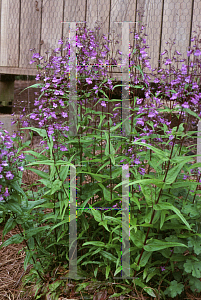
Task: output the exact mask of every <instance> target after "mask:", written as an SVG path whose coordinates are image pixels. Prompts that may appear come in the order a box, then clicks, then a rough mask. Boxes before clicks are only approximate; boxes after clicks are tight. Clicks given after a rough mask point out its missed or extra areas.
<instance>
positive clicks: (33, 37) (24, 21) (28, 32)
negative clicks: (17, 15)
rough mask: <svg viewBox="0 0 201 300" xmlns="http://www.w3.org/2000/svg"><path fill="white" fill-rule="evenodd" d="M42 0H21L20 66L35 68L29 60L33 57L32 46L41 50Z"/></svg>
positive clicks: (37, 50)
mask: <svg viewBox="0 0 201 300" xmlns="http://www.w3.org/2000/svg"><path fill="white" fill-rule="evenodd" d="M40 25H41V0H38V1H32V2H30V3H27V0H21V23H20V61H19V67H20V68H23V67H28V66H29V68H35V66H34V65H33V64H32V65H30V64H29V62H30V60H31V58H32V54H33V53H32V52H31V51H30V49H31V48H36V52H39V50H40Z"/></svg>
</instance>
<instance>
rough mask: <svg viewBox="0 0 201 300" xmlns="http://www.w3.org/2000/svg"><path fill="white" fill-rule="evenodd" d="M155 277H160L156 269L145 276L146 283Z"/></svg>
mask: <svg viewBox="0 0 201 300" xmlns="http://www.w3.org/2000/svg"><path fill="white" fill-rule="evenodd" d="M155 275H158V276H159V275H160V271H159V270H158V269H156V270H154V271H153V272H150V274H149V275H148V276H147V279H146V282H149V281H150V280H151V279H152V277H154V276H155Z"/></svg>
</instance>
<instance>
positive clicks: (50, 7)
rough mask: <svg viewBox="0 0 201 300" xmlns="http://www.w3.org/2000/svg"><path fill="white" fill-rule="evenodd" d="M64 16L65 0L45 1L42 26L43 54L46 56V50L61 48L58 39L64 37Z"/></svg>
mask: <svg viewBox="0 0 201 300" xmlns="http://www.w3.org/2000/svg"><path fill="white" fill-rule="evenodd" d="M62 16H63V1H61V0H48V1H47V0H46V1H43V9H42V28H41V51H40V52H41V55H42V56H45V55H46V54H45V52H46V51H50V53H49V55H51V54H52V50H54V49H56V48H59V47H60V45H59V44H58V40H59V39H61V38H62V23H61V22H62Z"/></svg>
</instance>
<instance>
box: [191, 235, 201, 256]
mask: <svg viewBox="0 0 201 300" xmlns="http://www.w3.org/2000/svg"><path fill="white" fill-rule="evenodd" d="M188 247H193V249H194V252H195V254H197V255H199V254H200V253H201V238H200V237H198V236H193V237H190V238H189V241H188Z"/></svg>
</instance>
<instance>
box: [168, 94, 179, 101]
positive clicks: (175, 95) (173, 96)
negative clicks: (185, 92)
mask: <svg viewBox="0 0 201 300" xmlns="http://www.w3.org/2000/svg"><path fill="white" fill-rule="evenodd" d="M177 96H178V93H176V94H175V93H174V94H173V95H172V97H171V98H170V100H175V99H177Z"/></svg>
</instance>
